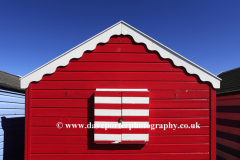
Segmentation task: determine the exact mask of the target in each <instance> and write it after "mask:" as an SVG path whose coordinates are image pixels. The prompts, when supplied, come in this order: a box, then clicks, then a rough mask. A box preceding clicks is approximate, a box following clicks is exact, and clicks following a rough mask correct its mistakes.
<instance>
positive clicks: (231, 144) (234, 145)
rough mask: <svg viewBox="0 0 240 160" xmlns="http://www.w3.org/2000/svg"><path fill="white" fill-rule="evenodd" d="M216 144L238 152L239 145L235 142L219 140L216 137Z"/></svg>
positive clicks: (239, 149)
mask: <svg viewBox="0 0 240 160" xmlns="http://www.w3.org/2000/svg"><path fill="white" fill-rule="evenodd" d="M217 143H219V144H222V145H224V146H227V147H230V148H233V149H235V150H238V151H240V143H236V142H233V141H229V140H226V139H223V138H219V137H217Z"/></svg>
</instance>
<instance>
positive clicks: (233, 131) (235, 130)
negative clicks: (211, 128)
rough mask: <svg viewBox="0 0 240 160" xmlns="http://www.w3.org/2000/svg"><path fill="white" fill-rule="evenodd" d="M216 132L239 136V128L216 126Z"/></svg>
mask: <svg viewBox="0 0 240 160" xmlns="http://www.w3.org/2000/svg"><path fill="white" fill-rule="evenodd" d="M217 131H221V132H225V133H230V134H235V135H238V136H240V128H235V127H228V126H223V125H217Z"/></svg>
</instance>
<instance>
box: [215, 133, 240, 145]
mask: <svg viewBox="0 0 240 160" xmlns="http://www.w3.org/2000/svg"><path fill="white" fill-rule="evenodd" d="M217 137H219V138H222V139H226V140H229V141H234V142H236V143H239V144H240V136H238V135H234V134H230V133H226V132H221V131H217Z"/></svg>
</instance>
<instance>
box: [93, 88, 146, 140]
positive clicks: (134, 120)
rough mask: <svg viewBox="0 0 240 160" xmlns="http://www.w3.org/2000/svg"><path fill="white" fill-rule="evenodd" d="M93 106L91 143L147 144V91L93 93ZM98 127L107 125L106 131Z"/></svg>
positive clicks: (121, 90)
mask: <svg viewBox="0 0 240 160" xmlns="http://www.w3.org/2000/svg"><path fill="white" fill-rule="evenodd" d="M94 104H95V106H94V125H95V129H94V142H95V143H147V142H148V139H149V133H148V131H149V128H148V125H149V92H148V90H147V89H97V90H96V92H95V95H94ZM120 119H122V122H120V121H119V120H120ZM101 125H103V126H104V125H105V127H106V125H109V127H110V128H107V129H105V128H101ZM111 125H112V126H111ZM116 126H117V128H116ZM96 127H100V128H96Z"/></svg>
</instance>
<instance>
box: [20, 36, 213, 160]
mask: <svg viewBox="0 0 240 160" xmlns="http://www.w3.org/2000/svg"><path fill="white" fill-rule="evenodd" d="M96 88H131V89H134V88H136V89H139V88H147V89H148V90H149V94H150V104H149V112H150V113H149V121H150V123H168V122H171V123H176V124H182V123H183V124H185V123H187V124H191V123H195V122H199V123H200V126H201V128H200V129H177V130H170V129H168V130H165V131H164V130H163V129H155V130H149V144H146V145H142V144H121V145H118V144H116V145H114V144H106V145H102V144H94V143H93V142H94V141H93V133H94V132H93V130H92V129H88V130H87V129H66V128H62V129H57V128H56V123H57V122H63V123H84V124H85V125H87V123H89V122H93V116H94V114H93V107H94V102H93V93H94V90H95V89H96ZM211 88H212V86H210V85H209V84H208V83H202V82H200V81H199V79H198V78H197V77H196V76H194V75H189V74H186V72H185V71H184V69H182V68H179V67H175V66H174V65H173V64H172V63H171V61H170V60H164V59H162V58H161V57H159V56H158V53H155V52H152V51H148V50H147V49H146V47H145V46H144V45H143V44H136V43H134V42H133V41H132V39H131V37H128V36H125V37H123V36H119V37H117V36H113V37H112V38H111V39H110V40H109V42H108V43H107V44H99V45H97V46H96V48H95V50H94V51H89V52H85V53H84V54H83V56H82V57H81V58H80V59H75V60H71V61H70V63H69V64H68V65H67V66H66V67H59V68H57V70H56V72H55V73H53V74H52V75H45V76H44V77H43V78H42V80H41V81H40V82H38V83H31V84H30V86H29V88H28V90H27V94H26V95H27V97H28V98H29V101H28V103H27V102H26V104H27V106H29V108H28V109H26V118H28V119H27V120H26V126H28V129H27V130H26V131H27V136H26V138H27V139H26V144H28V145H27V146H26V152H25V155H27V156H26V157H25V158H26V159H36V160H40V159H41V160H42V159H45V160H56V159H58V160H59V159H61V160H67V159H73V160H74V159H81V158H82V159H125V160H128V159H184V160H186V159H189V160H192V159H201V160H204V159H210V154H209V153H212V152H213V153H214V149H212V150H211V149H210V146H211V145H210V142H214V141H212V140H211V138H210V137H211V134H210V133H211V132H212V131H211V125H214V122H213V121H211V120H210V117H211V116H214V113H213V112H214V110H213V111H212V113H211V112H210V109H209V108H210V106H212V105H214V104H213V103H211V99H212V97H213V96H212V95H211V94H213V93H212V91H211ZM213 99H214V97H213ZM27 113H28V114H27ZM27 115H29V116H27ZM212 129H214V126H213V127H212ZM212 157H213V156H212ZM212 159H214V158H212Z"/></svg>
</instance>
